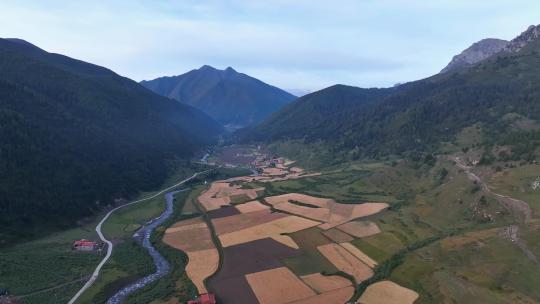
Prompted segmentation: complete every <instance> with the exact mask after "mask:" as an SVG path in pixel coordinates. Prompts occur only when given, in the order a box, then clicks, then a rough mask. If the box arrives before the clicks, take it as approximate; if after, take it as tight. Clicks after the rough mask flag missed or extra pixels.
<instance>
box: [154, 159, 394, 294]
mask: <svg viewBox="0 0 540 304" xmlns="http://www.w3.org/2000/svg"><path fill="white" fill-rule="evenodd" d="M258 162H259V163H262V164H259V165H258V166H259V170H258V171H259V175H255V176H245V177H235V178H230V179H226V180H223V181H216V182H214V183H212V184H210V185H208V186H207V189H206V191H203V192H202V193H201V194H200V195H199V197H198V200H197V202H196V203H195V204H194V207H193V206H192V207H190V210H193V209H200V210H204V216H203V217H202V218H194V219H189V220H186V221H183V222H179V223H176V224H174V225H173V226H171V227H169V228H168V229H167V230H166V232H165V236H164V239H163V240H164V242H165V243H167V244H169V245H172V246H173V247H176V248H178V249H180V250H182V251H183V252H186V253H187V255H188V256H190V253H192V252H197V251H202V250H208V247H209V242H210V241H209V239H210V238H209V236H208V235H204V236H202V235H201V234H199V233H195V231H197V230H200V229H205V228H204V224H203V223H204V222H206V224H208V225H209V226H208V227H210V231H211V232H212V234H213V235H214V236H215V238H213V239H212V241H214V243H215V245H216V247H217V249H218V252H219V253H220V255H219V256H220V261H219V267H218V268H217V269H216V272H215V273H214V274H212V275H210V277H209V278H208V279H207V280H203V283H204V287H205V288H202V287H201V286H200V285H201V284H200V283H201V276H200V273H204V274H205V276H206V274H207V271H206V270H205V271H200V272H199V273H197V274H195V273H194V272H190V271H188V272H187V274H188V276H189V277H190V279H191V280H192V281H193V282H194V283H195V285H196V286H198V289H199V292H200V293H201V294H202V293H205V292H206V291H208V292H211V293H215V294H216V297H217V299H218V301H219V302H220V303H224V304H227V303H235V304H242V303H250V304H251V303H327V302H332V303H341V302H346V301H348V300H349V299H352V298H353V297H354V296H355V284H359V283H360V282H363V281H366V280H368V279H369V278H371V277H372V276H373V274H374V270H373V268H374V267H376V264H377V262H376V261H374V260H373V259H371V258H370V257H369V256H368V253H364V252H363V251H361V250H360V249H358V248H357V247H355V246H354V245H353V243H351V242H354V241H356V240H358V237H357V236H354V235H351V234H350V233H347V232H346V230H349V231H353V233H354V234H357V235H358V234H361V235H362V236H365V235H374V234H377V233H378V232H380V230H378V226H377V225H376V224H375V223H371V222H361V223H357V224H354V223H353V224H352V225H350V226H344V227H343V229H340V228H338V227H339V226H341V225H343V224H346V223H352V221H354V220H356V219H362V220H363V219H366V218H371V217H372V216H375V215H377V214H378V213H384V212H386V211H385V210H386V209H387V208H389V207H390V206H392V205H393V203H395V202H396V201H397V199H396V198H394V197H392V196H391V195H387V194H386V193H384V192H382V191H380V190H378V189H375V188H376V187H375V186H373V185H370V186H369V190H370V195H371V196H374V195H372V194H373V193H376V196H377V197H384V198H386V199H385V200H384V201H382V202H378V201H371V200H370V201H366V200H363V198H362V196H361V195H356V192H355V190H352V189H348V190H347V192H346V193H343V192H342V191H343V190H342V189H343V188H342V187H332V189H335V190H337V191H339V192H337V191H334V192H333V193H328V194H329V195H327V196H315V195H313V194H311V193H312V192H313V191H312V192H311V193H310V194H308V193H306V192H309V190H308V189H306V188H307V187H309V188H311V189H313V188H317V187H321V189H326V188H328V189H330V185H331V183H333V182H338V183H339V182H341V183H343V184H346V183H353V184H356V187H359V186H360V185H364V183H365V181H362V182H358V181H357V180H356V179H358V178H364V177H366V176H368V175H369V172H366V171H365V170H360V171H355V172H354V174H352V173H350V172H347V173H344V174H337V173H335V172H330V173H328V174H330V175H332V176H337V177H338V178H337V179H333V178H328V177H327V176H326V173H317V175H316V176H315V175H313V173H312V172H309V171H304V170H303V169H301V168H300V167H298V166H296V165H294V166H293V164H294V162H292V161H286V160H283V159H274V160H271V161H270V162H269V161H268V160H259V161H258ZM254 163H255V162H254ZM255 166H257V165H255ZM345 179H349V181H345ZM306 181H307V182H306ZM283 184H287V185H288V186H290V185H294V187H295V191H294V192H287V193H279V192H276V189H275V185H278V186H280V187H281V186H282V185H283ZM314 186H315V187H314ZM364 188H368V186H366V187H364ZM306 190H308V191H306ZM323 191H324V192H326V191H325V190H323ZM362 193H364V192H362ZM238 194H244V195H245V196H246V199H245V200H243V201H234V200H233V199H232V198H233V197H234V196H235V195H238ZM274 194H275V195H274ZM345 195H346V202H340V201H338V198H343V197H344V196H345ZM197 205H199V207H197ZM189 231H192V232H194V234H193V235H191V236H190V235H188V234H186V233H188V232H189ZM190 239H191V242H189V241H188V240H190ZM193 260H195V261H197V259H193ZM211 260H212V261H213V259H211ZM190 263H191V262H190ZM212 263H213V262H212ZM212 263H209V264H210V265H212ZM188 268H189V264H188ZM212 268H213V267H210V268H208V269H212Z"/></svg>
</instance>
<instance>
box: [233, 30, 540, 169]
mask: <svg viewBox="0 0 540 304" xmlns="http://www.w3.org/2000/svg"><path fill="white" fill-rule="evenodd" d="M529 32H530V31H529ZM539 40H540V39H527V41H528V43H527V44H526V45H524V46H522V47H521V48H520V50H519V51H518V52H517V53H508V52H499V53H497V54H496V55H494V56H491V57H489V58H487V59H485V60H483V61H480V62H478V63H476V64H474V65H472V66H470V67H468V68H466V69H456V70H454V71H451V72H449V73H442V74H437V75H434V76H432V77H429V78H426V79H422V80H418V81H414V82H409V83H406V84H403V85H400V86H398V87H396V88H392V90H391V89H380V90H381V91H380V92H378V94H377V96H378V97H369V98H371V101H369V102H368V103H357V104H355V103H353V102H350V100H349V103H348V104H347V106H344V107H340V106H339V101H340V100H342V99H343V98H348V97H344V95H343V93H340V92H337V93H335V92H334V93H332V94H328V92H329V89H330V88H329V89H325V90H322V91H318V92H315V93H312V94H310V95H309V98H310V99H311V101H310V102H309V103H311V104H314V103H319V104H325V105H327V106H333V107H334V109H336V110H335V111H336V112H334V113H330V112H327V113H326V115H327V117H326V118H325V119H324V124H323V125H318V126H320V127H316V126H313V125H312V124H311V121H317V117H318V115H319V114H318V113H317V112H316V111H314V110H311V109H310V107H311V108H312V107H313V105H307V106H306V105H302V103H300V102H295V103H293V104H291V105H290V106H288V107H285V108H284V109H283V110H281V111H279V112H277V113H275V114H274V115H272V116H271V117H269V118H268V119H267V120H265V121H264V122H263V123H261V124H260V125H258V126H255V127H254V128H250V129H248V130H242V131H239V132H237V133H236V136H237V139H238V140H239V141H243V142H249V141H257V139H259V140H260V141H263V142H276V141H287V140H300V141H303V142H305V143H316V142H320V141H322V142H325V143H326V144H327V145H328V146H329V149H331V150H332V151H343V152H346V153H347V154H348V155H349V157H352V158H359V157H368V158H379V157H385V156H389V155H414V154H418V153H434V152H436V151H438V149H439V148H440V147H441V146H442V144H443V143H451V142H453V141H455V140H456V136H458V134H460V132H462V131H463V129H464V128H467V127H471V126H472V125H473V124H480V125H482V126H483V127H482V130H483V131H482V132H483V133H484V139H483V142H482V143H480V144H482V145H484V146H485V147H486V149H487V147H493V146H497V145H510V146H512V149H513V150H512V154H513V156H512V157H514V158H516V159H526V160H531V159H535V158H537V157H538V150H537V147H538V145H539V143H538V141H537V140H535V138H536V137H538V136H539V135H538V134H537V133H538V132H536V131H531V130H525V129H515V128H512V125H511V124H509V122H508V121H507V119H506V116H507V114H509V113H511V114H512V115H513V116H515V117H522V118H523V119H528V120H531V121H533V122H536V123H538V122H539V121H540V105H539V104H538V103H537V102H535V100H538V99H540V96H539V94H538V92H539V91H540V85H538V83H540V82H538V80H539V78H540V75H538V73H537V72H536V69H535V67H536V66H538V65H540V55H539V53H540V52H539V50H540V41H539ZM350 90H352V91H353V93H352V94H354V92H357V93H360V92H362V91H363V90H366V89H361V88H351V89H350ZM301 100H303V99H302V98H301V99H299V100H298V101H301ZM304 100H306V99H304ZM336 104H337V105H336ZM295 108H303V109H307V110H305V111H303V112H302V114H301V116H300V115H299V114H294V110H295ZM291 113H293V114H294V115H293V114H291ZM487 113H489V114H487ZM280 117H287V119H288V122H287V123H285V122H284V121H282V120H280ZM300 118H301V119H300ZM516 138H529V139H530V140H528V141H519V140H516ZM486 151H487V152H486V153H488V150H486Z"/></svg>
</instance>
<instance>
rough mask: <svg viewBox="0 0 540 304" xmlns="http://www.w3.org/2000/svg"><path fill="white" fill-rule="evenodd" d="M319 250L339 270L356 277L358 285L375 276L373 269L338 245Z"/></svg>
mask: <svg viewBox="0 0 540 304" xmlns="http://www.w3.org/2000/svg"><path fill="white" fill-rule="evenodd" d="M317 249H318V250H319V251H320V252H321V254H322V255H323V256H324V257H326V258H327V259H328V260H329V261H330V262H331V263H332V264H334V266H336V268H337V269H339V270H341V271H343V272H346V273H348V274H350V275H352V276H354V278H355V279H356V282H357V283H360V282H362V281H364V280H366V279H369V278H370V277H372V276H373V270H371V268H369V267H368V266H367V265H366V264H364V263H363V262H362V261H360V260H359V259H358V258H357V257H355V256H354V255H353V254H352V253H350V252H349V251H347V250H346V249H345V248H343V247H341V246H340V245H338V244H327V245H322V246H319V247H317Z"/></svg>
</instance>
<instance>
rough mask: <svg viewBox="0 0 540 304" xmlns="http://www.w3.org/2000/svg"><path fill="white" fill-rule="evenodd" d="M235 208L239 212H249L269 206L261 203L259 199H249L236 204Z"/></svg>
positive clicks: (265, 208)
mask: <svg viewBox="0 0 540 304" xmlns="http://www.w3.org/2000/svg"><path fill="white" fill-rule="evenodd" d="M236 209H238V211H240V212H241V213H250V212H256V211H262V210H268V209H270V207H268V206H265V205H263V204H261V203H260V202H259V201H251V202H247V203H244V204H240V205H236Z"/></svg>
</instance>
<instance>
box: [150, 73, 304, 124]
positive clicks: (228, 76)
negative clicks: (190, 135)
mask: <svg viewBox="0 0 540 304" xmlns="http://www.w3.org/2000/svg"><path fill="white" fill-rule="evenodd" d="M141 84H142V85H143V86H145V87H147V88H148V89H150V90H152V91H154V92H156V93H158V94H160V95H163V96H167V97H169V98H173V99H176V100H178V101H180V102H182V103H185V104H188V105H191V106H193V107H195V108H197V109H200V110H202V111H204V112H205V113H206V114H208V115H210V116H211V117H213V118H214V119H215V120H217V121H218V122H220V123H222V124H224V125H226V126H230V127H233V128H234V127H238V126H246V125H251V124H255V123H258V122H260V121H262V120H263V119H264V118H266V117H267V116H268V115H270V114H271V113H273V112H275V111H277V110H279V109H280V108H282V107H283V106H284V105H286V104H287V103H289V102H290V101H292V100H293V99H295V98H296V97H295V96H294V95H291V94H289V93H287V92H285V91H283V90H281V89H279V88H276V87H274V86H271V85H268V84H266V83H264V82H262V81H260V80H258V79H255V78H253V77H250V76H248V75H246V74H242V73H238V72H236V71H235V70H234V69H233V68H230V67H229V68H227V69H225V70H218V69H215V68H213V67H211V66H207V65H205V66H203V67H201V68H200V69H197V70H192V71H189V72H187V73H185V74H182V75H179V76H172V77H161V78H157V79H154V80H149V81H142V82H141Z"/></svg>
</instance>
